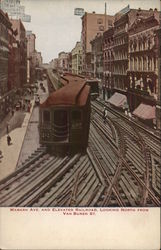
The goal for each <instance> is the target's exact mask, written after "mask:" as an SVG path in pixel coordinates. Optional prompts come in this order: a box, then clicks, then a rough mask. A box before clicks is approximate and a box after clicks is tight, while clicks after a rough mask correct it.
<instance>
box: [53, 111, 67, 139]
mask: <svg viewBox="0 0 161 250" xmlns="http://www.w3.org/2000/svg"><path fill="white" fill-rule="evenodd" d="M53 125H54V137H55V140H56V141H65V142H68V141H69V114H68V111H67V110H63V109H58V110H55V111H54V124H53Z"/></svg>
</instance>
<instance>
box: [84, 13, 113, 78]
mask: <svg viewBox="0 0 161 250" xmlns="http://www.w3.org/2000/svg"><path fill="white" fill-rule="evenodd" d="M112 25H113V16H109V15H105V14H96V13H95V12H93V13H87V12H85V14H84V15H83V16H82V33H81V42H82V62H83V72H84V74H88V75H90V74H91V73H92V72H91V71H92V68H91V67H90V60H91V44H90V42H91V40H93V39H94V38H95V36H96V35H97V34H103V32H104V31H105V30H107V29H108V28H109V27H111V26H112Z"/></svg>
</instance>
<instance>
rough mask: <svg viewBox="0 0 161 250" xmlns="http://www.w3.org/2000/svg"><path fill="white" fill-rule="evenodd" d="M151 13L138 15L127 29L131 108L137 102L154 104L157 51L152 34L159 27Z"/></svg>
mask: <svg viewBox="0 0 161 250" xmlns="http://www.w3.org/2000/svg"><path fill="white" fill-rule="evenodd" d="M150 12H151V16H149V17H144V16H141V15H140V14H139V15H137V18H136V20H135V22H134V23H133V25H132V26H131V27H130V28H129V61H128V81H129V88H128V96H129V104H130V108H131V110H134V109H135V108H136V107H137V106H138V105H139V104H140V103H141V101H142V102H144V103H147V104H150V105H156V100H157V93H158V53H159V50H158V49H159V48H158V46H157V47H156V45H157V44H156V41H155V40H156V39H155V36H156V33H155V31H156V30H157V29H158V28H159V13H158V11H150Z"/></svg>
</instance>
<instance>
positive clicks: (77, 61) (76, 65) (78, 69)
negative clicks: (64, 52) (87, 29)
mask: <svg viewBox="0 0 161 250" xmlns="http://www.w3.org/2000/svg"><path fill="white" fill-rule="evenodd" d="M71 53H72V73H73V74H77V75H79V74H82V46H81V42H77V43H76V45H75V47H74V49H72V52H71Z"/></svg>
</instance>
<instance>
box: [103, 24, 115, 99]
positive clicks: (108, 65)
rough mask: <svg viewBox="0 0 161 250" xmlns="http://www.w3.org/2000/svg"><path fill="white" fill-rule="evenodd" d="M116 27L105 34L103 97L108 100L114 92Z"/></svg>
mask: <svg viewBox="0 0 161 250" xmlns="http://www.w3.org/2000/svg"><path fill="white" fill-rule="evenodd" d="M113 35H114V28H113V27H111V28H110V29H108V30H107V31H105V32H104V34H103V99H105V100H107V99H108V98H110V96H111V95H112V93H113V88H114V86H113V71H114V38H113Z"/></svg>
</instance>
